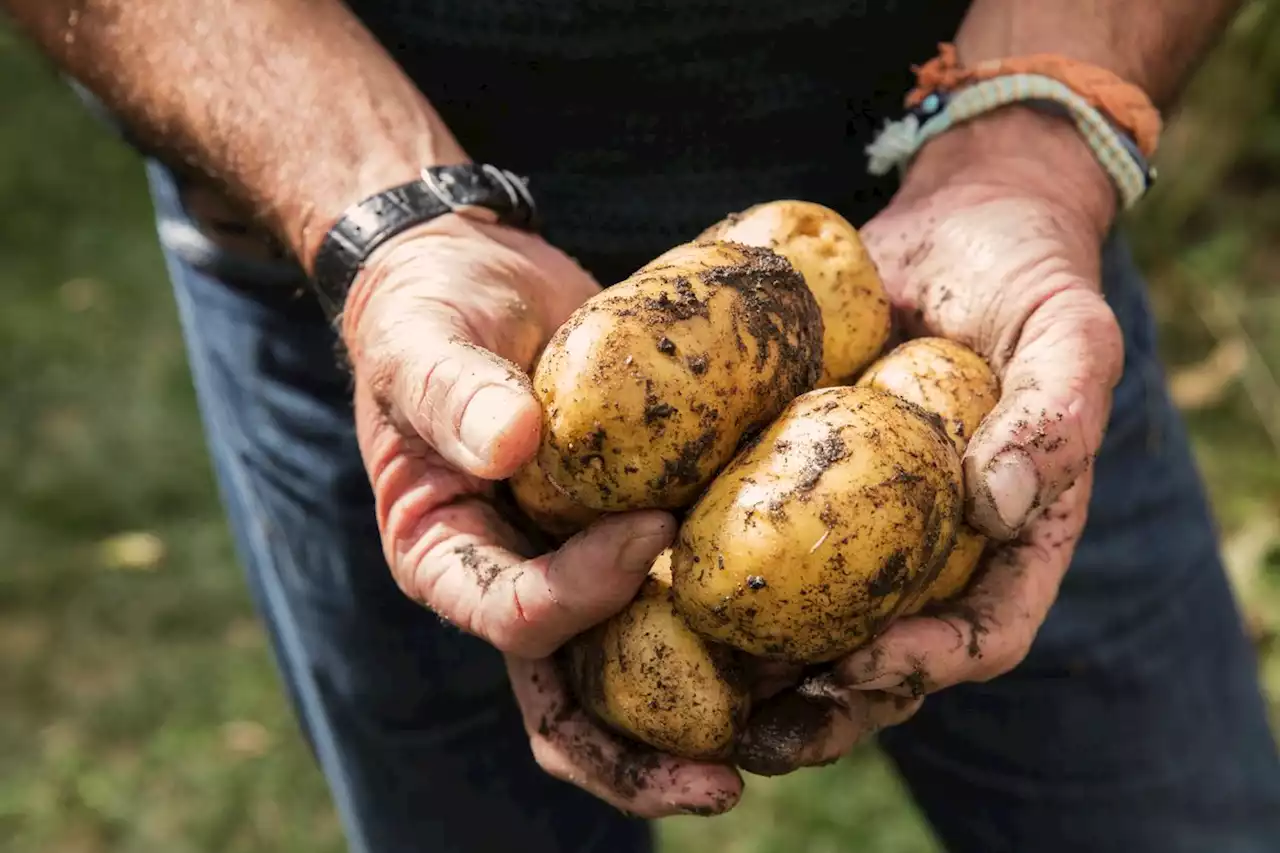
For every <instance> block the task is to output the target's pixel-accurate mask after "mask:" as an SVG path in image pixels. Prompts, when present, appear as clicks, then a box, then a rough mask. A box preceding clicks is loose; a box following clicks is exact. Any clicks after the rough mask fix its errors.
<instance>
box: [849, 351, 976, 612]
mask: <svg viewBox="0 0 1280 853" xmlns="http://www.w3.org/2000/svg"><path fill="white" fill-rule="evenodd" d="M858 384H859V385H863V386H868V387H871V388H879V389H880V390H881V391H888V392H889V393H890V394H895V395H897V396H899V397H901V398H902V399H904V400H909V401H910V402H912V403H915V404H917V405H919V406H921V407H922V408H924V409H926V410H928V411H930V412H933V413H934V414H936V415H938V416H939V417H940V418H942V420H943V423H944V424H945V425H946V428H947V434H948V435H950V436H951V440H952V441H953V442H954V443H955V445H956V449H957V450H958V451H960V453H961V455H963V454H964V451H965V448H966V447H967V446H968V444H969V438H970V437H971V436H972V435H973V434H974V433H975V432H976V431H977V429H978V426H979V425H980V424H981V423H982V419H983V418H985V417H986V416H987V414H988V413H989V412H990V411H991V410H992V409H993V408H995V405H996V402H997V401H998V400H999V399H1000V381H999V380H998V379H997V378H996V375H995V373H994V372H992V370H991V368H990V367H989V366H988V365H987V362H986V361H985V360H983V358H982V356H980V355H978V354H977V353H975V352H974V351H973V350H971V349H969V348H968V347H966V346H964V345H963V344H958V343H956V342H955V341H949V340H947V339H946V338H916V339H915V340H911V341H907V342H906V343H904V344H901V345H899V346H897V347H895V348H894V349H893V351H891V352H890V353H889V354H888V355H885V356H884V357H883V358H881V359H880V360H878V361H877V362H875V363H874V364H872V365H871V367H869V368H867V372H866V373H864V374H863V375H862V377H861V378H859V379H858ZM986 544H987V539H986V537H985V536H983V535H982V534H981V533H979V532H978V531H976V530H974V529H973V528H971V527H970V526H969V525H968V524H963V523H962V524H961V525H960V531H959V534H958V535H957V536H956V545H955V548H954V549H953V550H952V552H951V555H950V556H949V557H948V558H947V562H946V564H945V565H944V566H943V569H942V571H941V572H939V574H938V577H937V578H936V579H935V580H934V581H933V582H932V583H930V584H929V585H928V586H927V587H925V588H924V589H923V590H921V592H920V595H919V596H918V597H917V599H916V600H915V601H914V602H912V603H911V604H909V605H908V606H907V608H906V609H905V610H904V613H906V614H912V613H918V612H919V611H920V610H921V609H922V608H923V607H925V605H927V604H930V603H931V602H935V601H945V600H946V599H948V598H951V597H952V596H954V595H956V594H958V593H959V592H961V591H962V590H963V589H964V588H965V586H966V585H967V584H968V583H969V578H970V577H972V576H973V571H974V569H976V568H977V566H978V561H979V560H981V559H982V554H983V551H984V549H985V548H986Z"/></svg>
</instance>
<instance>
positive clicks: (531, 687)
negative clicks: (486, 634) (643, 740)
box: [507, 656, 742, 818]
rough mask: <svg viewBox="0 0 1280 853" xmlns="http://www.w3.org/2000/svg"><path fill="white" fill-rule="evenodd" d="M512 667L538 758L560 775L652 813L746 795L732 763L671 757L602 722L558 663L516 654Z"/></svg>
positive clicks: (725, 805)
mask: <svg viewBox="0 0 1280 853" xmlns="http://www.w3.org/2000/svg"><path fill="white" fill-rule="evenodd" d="M507 671H508V673H509V674H510V677H511V686H512V689H513V690H514V692H515V695H516V701H517V702H518V703H519V705H520V711H521V714H522V715H523V718H524V725H525V730H526V731H527V732H528V733H529V740H530V743H531V744H532V747H533V755H534V758H535V759H536V760H537V762H538V765H539V766H540V767H542V769H543V770H545V771H547V772H548V773H550V774H551V775H552V776H554V777H556V778H557V779H561V780H563V781H565V782H569V783H571V784H573V785H577V786H578V787H579V788H582V789H584V790H586V791H588V792H590V793H592V794H594V795H595V796H597V797H599V798H600V799H602V800H604V801H605V802H608V803H610V804H611V805H613V806H614V807H616V808H619V809H622V810H623V811H626V812H629V813H631V814H634V815H638V816H640V817H646V818H658V817H665V816H668V815H675V814H700V815H713V814H721V813H723V812H726V811H728V810H729V809H731V808H733V806H734V805H736V804H737V802H738V798H739V797H741V796H742V778H741V777H740V776H739V775H738V773H737V772H736V771H735V770H734V769H733V768H731V767H727V766H725V765H723V764H711V763H707V762H701V761H690V760H686V759H682V758H677V757H675V756H671V755H666V754H664V753H660V752H657V751H656V750H652V749H650V748H648V747H645V746H641V745H639V744H634V743H630V742H628V741H624V740H623V739H622V738H620V737H617V736H614V735H612V734H610V733H607V732H605V731H604V730H603V729H601V728H600V727H598V726H597V725H595V723H593V722H592V721H591V719H590V717H588V715H587V714H586V713H585V712H584V711H583V710H582V709H581V708H579V707H577V705H576V703H574V702H573V701H572V699H571V697H570V696H569V694H568V692H567V690H566V689H565V686H564V682H563V681H562V680H561V678H560V674H559V673H558V672H557V671H556V668H555V665H554V664H553V663H552V661H550V660H547V659H543V660H527V659H522V658H515V657H510V656H509V657H508V658H507Z"/></svg>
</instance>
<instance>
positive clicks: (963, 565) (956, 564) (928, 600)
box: [902, 521, 987, 616]
mask: <svg viewBox="0 0 1280 853" xmlns="http://www.w3.org/2000/svg"><path fill="white" fill-rule="evenodd" d="M986 547H987V537H985V536H983V535H982V534H981V533H979V532H978V531H976V530H974V529H973V528H972V527H970V526H969V525H968V524H966V523H965V522H963V521H962V522H960V529H959V530H957V531H956V544H955V547H954V548H952V549H951V553H950V554H948V555H947V561H946V562H945V563H943V565H942V571H940V572H938V576H937V577H936V578H934V579H933V580H932V581H931V582H930V583H929V584H928V586H926V587H924V588H923V589H922V590H920V592H919V594H918V595H917V596H916V598H915V600H913V601H912V602H911V603H910V604H908V605H907V606H906V607H904V608H903V610H902V615H904V616H911V615H914V614H916V613H919V612H920V611H921V610H923V609H924V608H925V607H926V606H927V605H929V604H933V603H934V602H936V601H946V600H947V599H949V598H953V597H955V596H957V595H959V594H960V593H961V592H963V591H964V588H965V587H966V586H968V585H969V579H970V578H972V577H973V571H974V569H976V568H978V562H979V561H980V560H981V559H982V555H983V553H984V551H985V550H986Z"/></svg>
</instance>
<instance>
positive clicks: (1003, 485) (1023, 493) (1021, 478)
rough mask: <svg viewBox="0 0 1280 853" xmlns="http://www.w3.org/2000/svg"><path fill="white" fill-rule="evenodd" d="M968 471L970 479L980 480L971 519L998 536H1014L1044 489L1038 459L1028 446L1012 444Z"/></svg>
mask: <svg viewBox="0 0 1280 853" xmlns="http://www.w3.org/2000/svg"><path fill="white" fill-rule="evenodd" d="M966 465H968V463H966ZM965 474H966V478H965V479H966V480H967V481H968V482H970V483H975V484H976V485H975V486H974V489H973V506H972V509H971V510H970V512H969V520H970V521H971V522H973V524H974V525H975V526H977V527H978V528H980V529H981V530H982V531H983V532H985V533H987V534H988V535H990V536H993V537H995V538H997V539H1011V538H1013V536H1014V535H1015V534H1016V533H1017V532H1018V530H1019V529H1021V528H1022V525H1023V524H1025V523H1026V521H1027V516H1028V515H1030V514H1031V509H1032V507H1033V506H1034V505H1035V501H1036V495H1037V494H1038V493H1039V491H1040V476H1039V474H1038V473H1037V472H1036V466H1035V462H1033V461H1032V459H1031V457H1030V456H1029V455H1028V454H1027V452H1026V451H1025V450H1023V449H1021V448H1018V447H1010V448H1008V449H1007V450H1004V451H1002V452H1001V453H1000V454H999V455H998V456H996V458H995V459H992V460H991V461H990V462H988V463H987V465H986V467H985V468H983V469H982V470H981V471H976V472H974V471H966V472H965Z"/></svg>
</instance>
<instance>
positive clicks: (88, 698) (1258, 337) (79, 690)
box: [0, 2, 1280, 853]
mask: <svg viewBox="0 0 1280 853" xmlns="http://www.w3.org/2000/svg"><path fill="white" fill-rule="evenodd" d="M1278 84H1280V4H1273V3H1266V2H1256V3H1253V4H1251V5H1250V6H1249V7H1248V8H1247V9H1246V11H1245V12H1244V13H1243V14H1242V15H1241V16H1240V17H1239V19H1238V20H1237V22H1236V24H1235V26H1234V27H1233V28H1232V30H1231V32H1230V34H1229V36H1228V37H1227V38H1226V40H1225V41H1224V42H1223V43H1222V45H1221V46H1220V47H1219V49H1218V50H1217V51H1216V52H1215V54H1214V55H1213V56H1212V57H1211V59H1210V60H1209V62H1208V63H1207V64H1206V65H1205V67H1204V68H1203V69H1202V71H1201V72H1200V74H1199V75H1198V76H1197V77H1196V79H1195V80H1194V82H1193V84H1192V86H1191V87H1190V90H1189V92H1188V94H1187V97H1186V100H1185V105H1184V107H1183V109H1182V110H1181V111H1180V112H1179V114H1178V115H1177V116H1176V117H1174V119H1173V121H1172V123H1171V125H1170V127H1169V130H1168V134H1167V136H1166V141H1165V143H1164V147H1163V149H1162V154H1161V157H1160V168H1161V172H1162V178H1161V181H1160V183H1159V184H1158V186H1157V187H1156V189H1155V191H1154V192H1153V194H1152V196H1151V197H1150V198H1149V199H1148V200H1147V201H1146V202H1145V203H1144V204H1143V205H1142V207H1141V209H1140V210H1139V211H1138V213H1137V215H1136V216H1134V217H1133V218H1132V222H1131V223H1130V227H1131V232H1132V234H1133V237H1134V241H1135V245H1136V248H1137V251H1138V253H1139V256H1140V258H1141V260H1142V262H1143V265H1144V267H1145V269H1147V270H1148V272H1149V275H1150V278H1151V282H1152V299H1153V302H1154V305H1155V308H1156V311H1157V315H1158V318H1159V320H1160V328H1161V335H1162V347H1163V349H1162V353H1163V355H1164V358H1165V360H1166V363H1167V364H1168V365H1169V368H1170V372H1171V381H1172V385H1173V388H1174V390H1175V393H1176V394H1177V396H1178V399H1179V400H1180V401H1181V402H1182V404H1183V406H1184V408H1185V409H1186V411H1187V417H1188V420H1189V423H1190V425H1191V427H1192V430H1193V434H1194V438H1195V442H1196V450H1197V453H1198V456H1199V459H1200V461H1201V464H1202V466H1203V469H1204V471H1205V475H1206V478H1207V480H1208V483H1209V487H1210V489H1211V492H1212V494H1213V497H1214V501H1215V507H1216V509H1217V511H1218V513H1219V516H1220V520H1221V523H1222V534H1223V543H1224V552H1225V554H1226V557H1227V562H1228V564H1229V567H1230V571H1231V574H1232V578H1233V580H1234V581H1235V583H1236V585H1237V589H1238V590H1239V591H1240V595H1241V600H1242V602H1243V604H1244V606H1245V609H1246V612H1247V614H1248V616H1249V620H1250V626H1251V628H1252V630H1253V632H1254V635H1255V637H1256V638H1257V641H1258V643H1259V645H1260V647H1261V648H1262V649H1263V650H1264V657H1263V662H1264V663H1263V665H1264V668H1265V675H1266V679H1267V684H1268V687H1269V690H1270V692H1271V695H1272V697H1273V707H1276V708H1277V709H1280V653H1277V652H1276V651H1275V649H1274V646H1275V638H1276V634H1277V630H1278V629H1280V522H1278V521H1277V519H1280V513H1278V512H1277V508H1278V507H1280V465H1277V464H1276V461H1277V459H1276V457H1277V447H1278V444H1277V431H1280V388H1278V386H1277V383H1276V376H1277V373H1278V372H1280V289H1278V288H1277V287H1276V281H1277V277H1278V276H1280V239H1278V238H1280V85H1278ZM0 199H4V200H5V202H6V204H4V205H3V206H2V207H0V258H3V264H2V265H0V291H2V292H3V293H4V294H5V307H4V310H3V311H0V351H2V352H3V353H4V358H3V359H0V482H4V483H5V486H6V488H4V489H3V490H0V542H3V543H4V546H5V547H4V561H5V562H4V566H3V570H0V696H2V697H4V698H3V702H2V703H0V849H3V850H5V851H7V853H51V851H58V853H95V851H113V853H115V852H116V851H118V853H144V851H145V853H152V851H163V853H184V851H214V850H216V851H227V852H228V853H238V852H239V853H248V851H280V853H288V851H304V850H305V851H308V853H323V851H339V850H341V849H342V843H341V837H340V832H339V829H338V826H337V822H336V820H335V818H334V816H333V812H332V809H331V808H330V806H329V803H328V800H327V797H326V793H325V789H324V785H323V782H322V780H321V779H320V777H319V775H318V773H317V772H316V770H315V768H314V766H313V764H312V762H311V760H310V757H309V755H308V754H307V752H306V750H305V748H304V746H303V743H302V741H301V738H300V736H299V734H298V731H297V729H296V726H295V724H294V721H293V719H292V718H291V717H290V715H289V713H288V711H287V709H286V708H285V705H284V699H283V694H282V692H281V690H280V687H279V683H278V680H277V677H276V674H275V671H274V669H273V667H272V664H271V662H270V659H269V656H268V650H267V644H266V640H265V636H264V634H263V631H262V629H261V627H260V626H259V624H258V623H257V621H256V620H255V618H254V615H253V612H252V610H251V608H250V606H249V603H248V599H247V596H246V593H245V590H244V585H243V581H242V577H241V574H240V570H239V568H238V567H237V565H236V563H235V560H234V557H233V555H232V552H231V548H230V545H229V542H228V538H227V534H226V531H225V525H224V521H223V518H222V516H221V514H220V511H219V508H218V503H217V496H216V493H215V491H214V487H213V483H212V478H211V473H210V470H209V464H208V461H207V459H206V457H205V453H204V447H203V444H202V439H201V434H200V427H199V422H198V420H197V417H196V413H195V406H194V399H193V396H192V392H191V389H190V384H189V379H188V377H187V374H186V369H185V363H184V356H183V350H182V341H181V337H180V335H179V333H178V329H177V326H176V321H175V317H174V308H173V304H172V301H171V298H170V296H169V293H168V289H167V287H168V286H167V282H166V280H165V276H164V272H163V268H162V265H161V260H160V256H159V253H158V251H157V249H156V246H155V237H154V233H153V230H152V224H151V221H150V215H151V214H150V207H149V202H148V199H147V197H146V194H145V191H144V186H143V183H142V176H141V172H140V167H139V164H138V162H137V160H136V158H135V157H134V156H133V155H132V154H131V153H130V152H128V151H126V150H125V149H124V148H123V147H121V146H120V145H119V143H117V142H116V141H115V140H114V139H112V138H110V137H109V136H107V135H106V134H105V133H104V132H103V131H102V130H101V129H100V128H99V127H97V126H96V125H95V124H94V122H93V121H92V120H91V119H90V118H89V117H88V116H86V115H85V114H84V113H83V111H82V110H81V109H80V108H79V106H78V105H77V104H76V103H75V102H74V100H73V99H72V97H71V96H70V94H69V93H68V92H67V91H66V90H65V89H64V88H63V87H62V86H61V84H60V83H59V82H58V81H57V79H56V78H55V77H53V76H52V75H51V74H49V73H48V71H47V69H45V68H44V67H43V66H42V65H41V64H39V63H38V62H37V61H36V60H35V57H34V55H33V54H32V52H31V51H30V50H29V49H28V48H26V47H25V46H24V45H21V44H19V43H18V42H17V40H16V39H14V38H13V37H12V36H11V35H9V34H8V33H7V32H6V31H5V30H4V29H2V28H0ZM1277 719H1278V720H1280V714H1278V715H1277ZM662 831H663V838H664V844H665V848H666V849H667V850H668V851H672V853H678V852H679V851H686V850H687V851H695V850H698V851H701V850H715V851H724V853H768V851H783V850H786V851H798V850H804V851H810V853H823V851H842V850H875V851H878V853H925V851H933V850H936V849H937V848H936V846H935V845H934V844H933V842H932V841H931V839H930V836H929V833H928V831H927V829H926V828H925V826H924V825H923V824H922V822H921V821H920V819H919V817H918V815H917V814H916V812H915V810H914V808H913V807H912V805H911V804H910V802H909V800H907V799H906V797H905V795H904V793H903V791H902V788H901V786H900V784H899V783H898V781H897V779H896V778H895V777H894V776H893V775H892V773H891V771H890V770H889V769H888V767H887V766H886V765H885V764H884V762H883V761H882V760H881V759H880V757H879V756H878V755H877V754H876V753H875V752H873V751H871V750H863V751H860V752H858V753H857V754H855V755H853V756H851V757H850V758H848V759H847V760H845V761H843V762H841V763H840V764H838V765H836V766H833V767H829V768H825V769H822V770H816V771H810V772H807V773H802V774H797V775H796V776H793V777H789V778H786V779H782V780H764V781H760V780H752V782H751V785H750V792H749V794H748V796H747V799H746V800H745V801H744V803H743V804H742V805H741V806H740V807H739V808H738V809H737V810H736V811H735V812H733V813H732V814H731V815H729V816H727V817H725V818H718V819H714V820H704V819H696V818H681V819H674V820H670V821H667V822H665V823H664V824H663V826H662Z"/></svg>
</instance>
